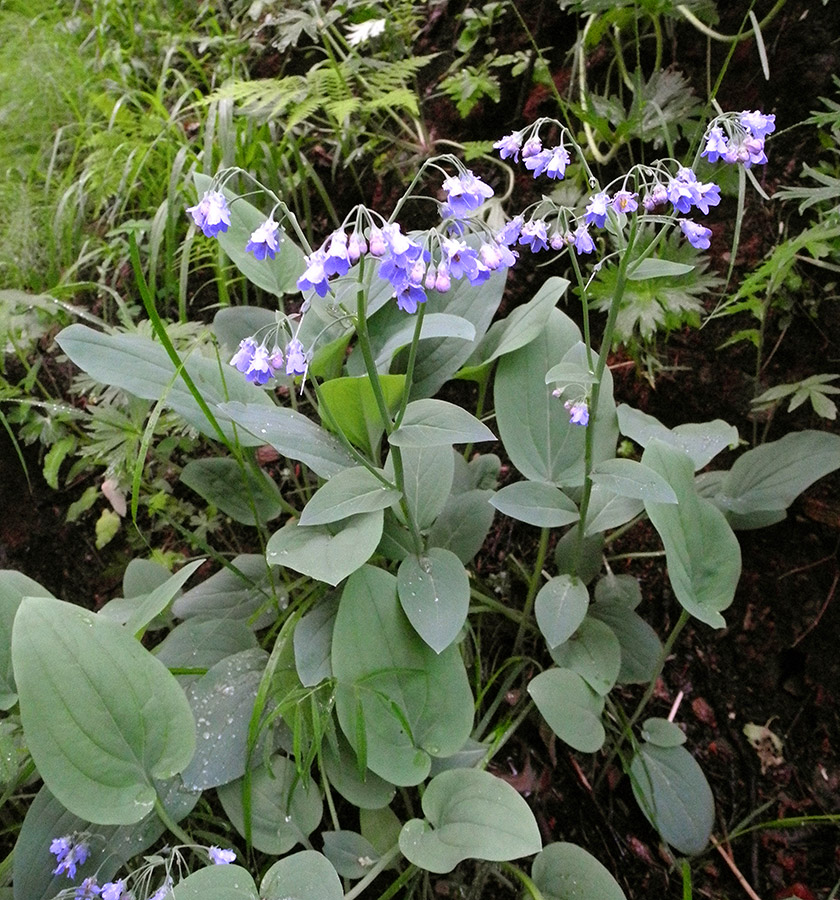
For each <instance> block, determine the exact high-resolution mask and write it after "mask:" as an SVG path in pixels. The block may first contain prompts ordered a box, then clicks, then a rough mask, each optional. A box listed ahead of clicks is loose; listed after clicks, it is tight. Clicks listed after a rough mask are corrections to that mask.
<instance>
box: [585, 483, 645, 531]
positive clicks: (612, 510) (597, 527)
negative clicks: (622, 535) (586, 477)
mask: <svg viewBox="0 0 840 900" xmlns="http://www.w3.org/2000/svg"><path fill="white" fill-rule="evenodd" d="M644 508H645V505H644V503H642V501H641V500H636V499H634V498H632V497H621V496H620V495H619V494H616V493H614V492H613V491H611V490H608V489H607V488H606V487H604V485H601V484H593V485H592V493H591V494H590V495H589V515H588V516H587V518H586V537H592V535H594V534H598V533H599V532H603V531H607V530H609V529H610V528H618V527H619V525H624V524H626V523H627V522H629V521H630V520H631V519H634V518H635V517H636V516H637V515H639V513H640V512H642V511H643V510H644Z"/></svg>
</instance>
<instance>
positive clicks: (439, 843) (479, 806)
mask: <svg viewBox="0 0 840 900" xmlns="http://www.w3.org/2000/svg"><path fill="white" fill-rule="evenodd" d="M423 812H424V813H425V815H426V818H427V819H428V822H424V821H422V820H420V819H412V820H411V821H409V822H406V823H405V825H404V826H403V829H402V831H401V832H400V850H402V852H403V855H404V856H405V857H406V859H407V860H408V861H409V862H412V863H414V865H416V866H420V867H421V868H423V869H426V870H427V871H429V872H438V873H444V872H451V871H452V869H454V868H455V866H456V865H458V863H459V862H461V860H464V859H487V860H497V861H498V860H508V859H518V858H519V857H520V856H530V854H532V853H536V852H537V851H538V850H540V848H541V847H542V840H541V838H540V831H539V828H538V826H537V822H536V819H535V818H534V814H533V813H532V812H531V809H530V807H529V806H528V804H527V803H526V802H525V801H524V800H523V799H522V797H521V796H520V795H519V794H518V793H517V792H516V791H515V790H514V789H513V788H512V787H511V786H510V785H509V784H508V783H507V782H505V781H502V780H501V779H500V778H496V776H495V775H491V774H490V773H489V772H485V771H484V770H482V769H453V770H451V771H448V772H442V773H441V774H440V775H437V776H435V777H434V778H433V779H432V780H431V781H430V782H429V785H428V787H427V788H426V790H425V792H424V794H423Z"/></svg>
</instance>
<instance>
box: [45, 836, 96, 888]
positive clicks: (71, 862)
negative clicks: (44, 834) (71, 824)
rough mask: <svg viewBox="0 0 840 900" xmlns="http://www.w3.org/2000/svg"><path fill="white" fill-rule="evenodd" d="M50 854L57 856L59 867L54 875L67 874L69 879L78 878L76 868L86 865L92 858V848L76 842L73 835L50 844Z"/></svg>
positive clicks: (55, 839)
mask: <svg viewBox="0 0 840 900" xmlns="http://www.w3.org/2000/svg"><path fill="white" fill-rule="evenodd" d="M50 853H52V854H54V855H55V858H56V861H57V862H58V865H57V866H56V867H55V868H54V869H53V875H61V874H63V873H66V875H67V877H68V878H75V877H76V866H81V865H84V863H85V860H86V859H87V858H88V856H90V847H89V846H88V845H87V844H86V843H85V842H84V841H76V839H75V838H74V836H73V835H69V834H68V835H65V836H64V837H60V838H54V839H53V840H52V841H51V842H50Z"/></svg>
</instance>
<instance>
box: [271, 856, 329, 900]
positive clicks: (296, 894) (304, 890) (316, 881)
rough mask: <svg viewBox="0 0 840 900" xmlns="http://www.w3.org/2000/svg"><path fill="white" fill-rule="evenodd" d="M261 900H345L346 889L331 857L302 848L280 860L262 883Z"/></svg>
mask: <svg viewBox="0 0 840 900" xmlns="http://www.w3.org/2000/svg"><path fill="white" fill-rule="evenodd" d="M260 897H261V898H262V900H342V898H343V897H344V890H343V888H342V887H341V881H340V880H339V877H338V874H337V872H336V871H335V869H334V868H333V867H332V865H331V864H330V862H329V860H328V859H327V858H326V857H325V856H323V855H322V854H320V853H317V852H316V851H315V850H302V851H301V852H300V853H293V854H292V855H291V856H287V857H285V858H284V859H281V860H278V861H277V862H276V863H274V865H273V866H272V867H271V868H270V869H269V870H268V871H267V872H266V873H265V877H264V878H263V880H262V884H260Z"/></svg>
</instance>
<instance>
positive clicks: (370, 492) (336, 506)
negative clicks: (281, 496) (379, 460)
mask: <svg viewBox="0 0 840 900" xmlns="http://www.w3.org/2000/svg"><path fill="white" fill-rule="evenodd" d="M377 471H378V472H380V474H382V476H383V478H384V473H383V472H382V471H381V470H380V469H377ZM400 496H401V495H400V492H399V491H398V490H397V489H396V488H393V487H389V486H388V485H387V484H385V483H384V482H383V481H382V480H381V479H379V478H377V477H376V475H374V474H373V472H371V471H370V470H369V469H365V468H364V467H363V466H354V467H353V468H352V469H344V470H343V471H341V472H338V473H337V474H335V475H333V477H332V478H330V480H329V481H328V482H327V483H326V484H324V485H322V486H321V487H320V488H319V489H318V490H317V491H316V492H315V494H314V496H313V497H312V499H311V500H310V501H309V503H307V504H306V506H305V507H304V509H303V512H302V513H301V514H300V524H301V525H302V526H304V527H306V526H309V525H327V524H329V523H330V522H338V521H340V520H341V519H346V518H347V517H348V516H352V515H355V514H356V513H367V512H375V511H376V510H378V509H386V508H387V507H389V506H390V505H391V504H392V503H394V502H395V501H397V500H399V498H400Z"/></svg>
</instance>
